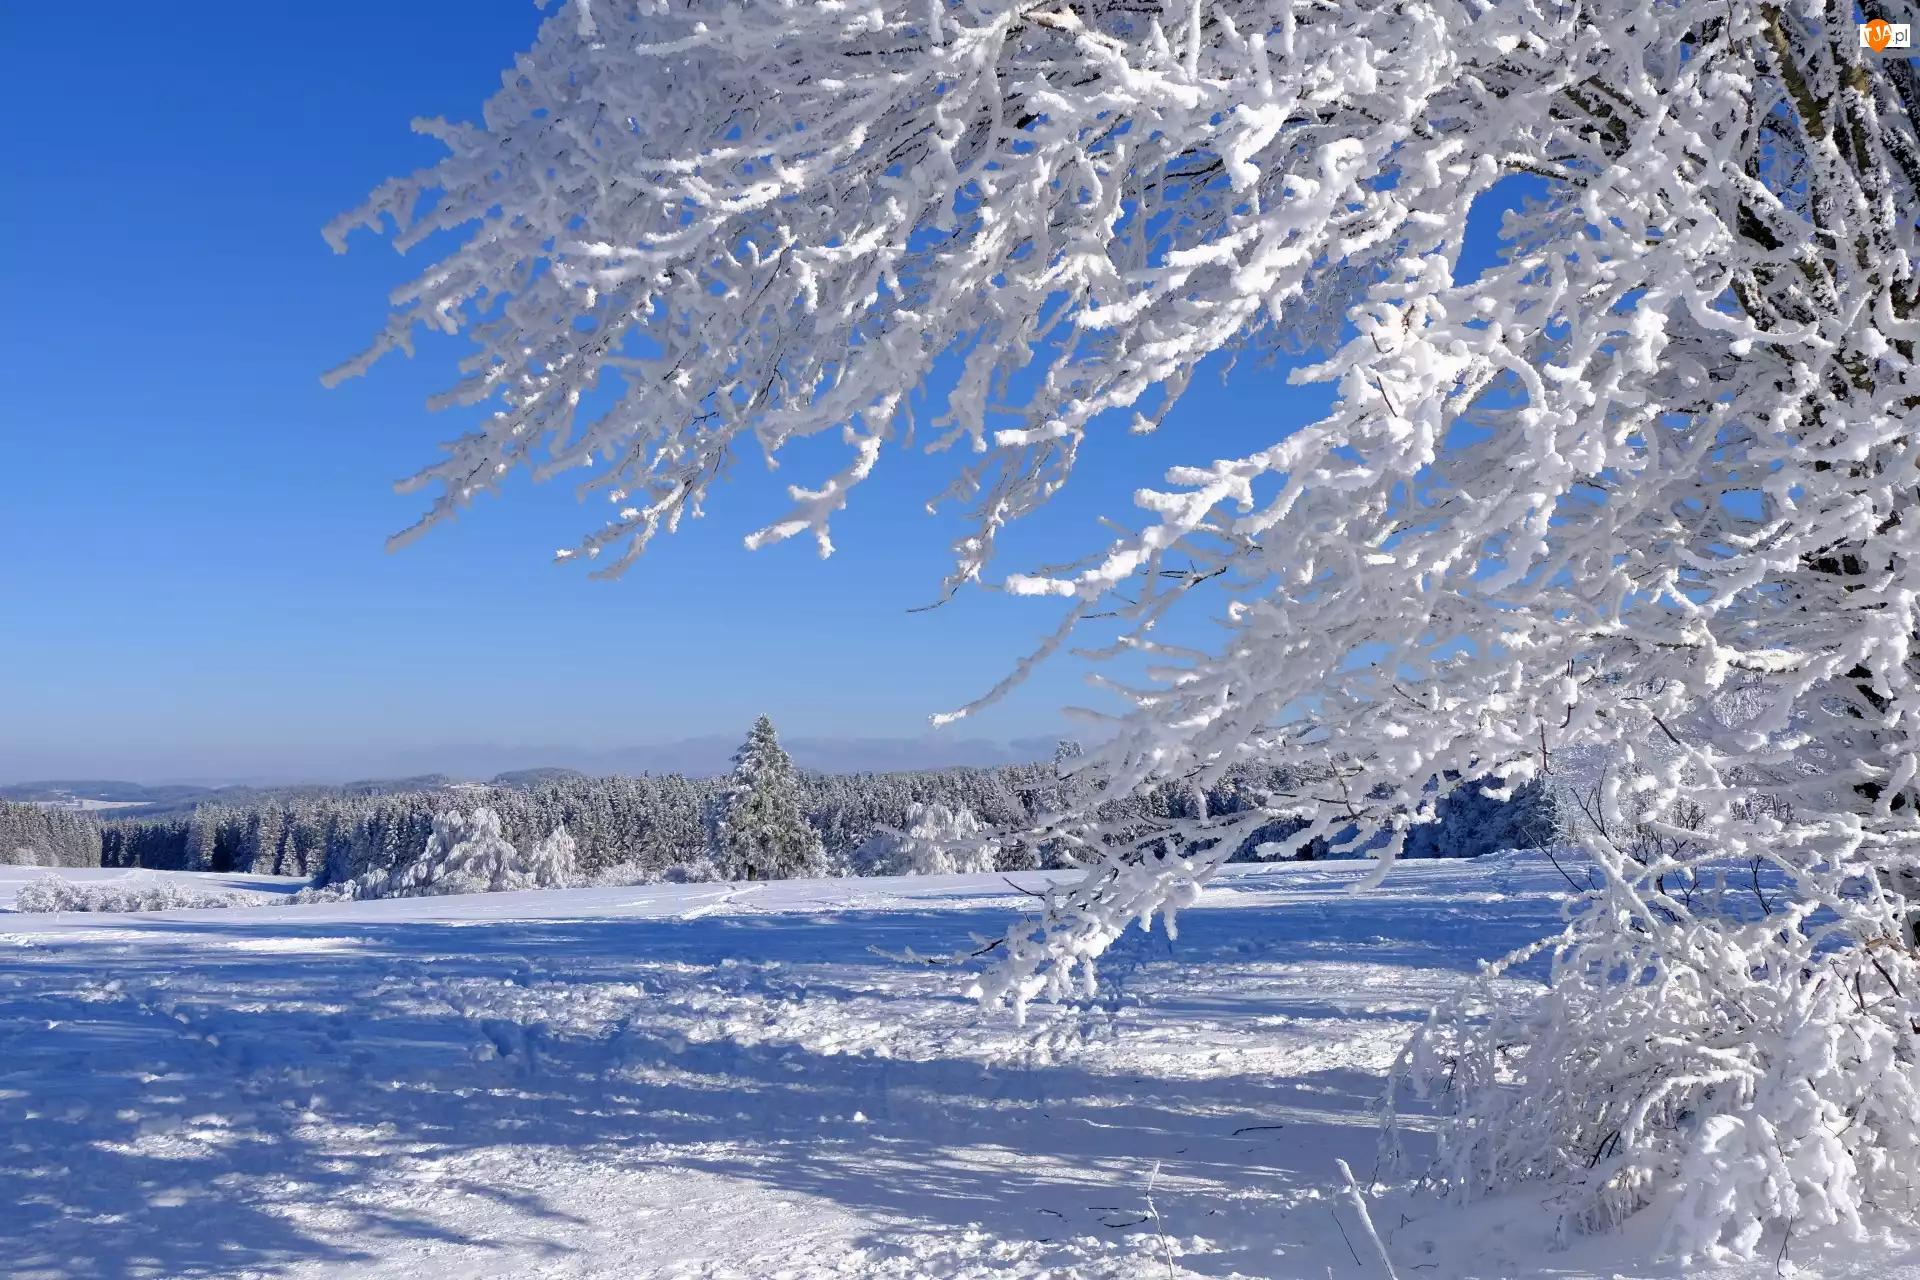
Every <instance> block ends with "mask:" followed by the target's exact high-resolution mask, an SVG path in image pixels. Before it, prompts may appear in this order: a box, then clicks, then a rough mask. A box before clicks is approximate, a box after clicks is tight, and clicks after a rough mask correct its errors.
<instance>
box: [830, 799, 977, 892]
mask: <svg viewBox="0 0 1920 1280" xmlns="http://www.w3.org/2000/svg"><path fill="white" fill-rule="evenodd" d="M999 857H1000V845H999V842H998V841H996V840H995V839H993V838H992V835H991V833H990V832H989V831H988V830H987V828H986V826H985V825H984V824H983V823H981V821H980V820H979V819H978V818H976V817H974V816H973V813H972V811H971V810H968V809H964V808H949V807H947V806H946V805H943V804H915V805H912V806H910V807H909V808H908V810H907V828H906V830H904V831H894V830H885V831H881V832H880V833H879V834H877V835H875V836H874V837H873V838H872V839H871V840H869V841H868V842H867V843H866V844H864V845H862V846H861V847H860V849H859V850H858V851H857V852H856V853H855V854H854V857H853V871H854V874H856V875H863V876H934V875H950V874H953V873H955V872H966V871H992V870H994V869H995V868H996V867H997V866H998V865H999Z"/></svg>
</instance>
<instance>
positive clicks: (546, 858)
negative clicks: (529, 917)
mask: <svg viewBox="0 0 1920 1280" xmlns="http://www.w3.org/2000/svg"><path fill="white" fill-rule="evenodd" d="M577 874H578V872H577V868H576V866H575V851H574V843H573V837H571V836H569V835H568V834H567V831H566V828H565V827H556V828H555V829H554V830H553V831H552V832H550V833H549V834H548V835H547V836H546V837H545V838H543V839H541V840H539V841H537V842H535V844H534V846H533V848H532V849H531V850H529V851H528V852H527V853H526V854H522V853H521V852H520V851H519V850H517V849H515V848H514V847H513V845H512V844H511V843H510V842H509V841H508V840H507V838H506V837H505V836H504V835H503V834H501V830H500V815H499V814H498V813H496V812H494V811H493V810H492V809H490V808H487V807H485V806H484V805H483V806H481V807H480V808H477V809H475V810H474V811H473V812H472V813H461V812H460V811H459V810H457V809H448V810H446V811H444V812H442V813H439V814H436V815H435V816H434V819H433V834H432V835H430V836H428V837H427V846H426V848H425V849H423V850H421V852H420V856H419V857H417V858H415V859H414V860H413V861H412V862H409V863H406V864H405V865H402V866H396V867H376V868H374V869H372V870H370V871H367V872H365V873H364V874H362V875H359V876H355V877H354V878H353V879H351V880H348V881H345V882H344V883H342V884H339V885H335V886H329V887H326V888H317V889H303V890H301V892H300V893H299V894H297V895H295V898H296V900H297V901H301V902H332V901H339V900H341V899H346V898H356V899H360V898H418V897H434V896H439V895H445V894H461V893H505V892H510V891H512V890H516V889H559V888H564V887H566V886H567V885H568V884H571V883H572V882H573V881H574V879H575V877H576V875H577Z"/></svg>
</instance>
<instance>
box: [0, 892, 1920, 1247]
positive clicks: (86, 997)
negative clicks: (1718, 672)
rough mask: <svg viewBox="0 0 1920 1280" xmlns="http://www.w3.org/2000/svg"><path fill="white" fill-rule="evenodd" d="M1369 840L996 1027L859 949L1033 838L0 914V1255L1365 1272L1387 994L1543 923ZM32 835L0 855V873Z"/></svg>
mask: <svg viewBox="0 0 1920 1280" xmlns="http://www.w3.org/2000/svg"><path fill="white" fill-rule="evenodd" d="M1364 871H1365V864H1361V863H1354V862H1347V863H1332V864H1327V863H1322V864H1317V865H1316V864H1293V865H1284V866H1245V867H1233V868H1229V869H1227V870H1226V871H1225V872H1223V873H1222V874H1221V875H1220V876H1219V877H1218V878H1217V879H1216V880H1215V881H1214V882H1213V884H1212V886H1211V887H1210V888H1209V889H1208V890H1207V891H1206V893H1205V895H1204V897H1203V898H1202V899H1201V901H1200V903H1199V905H1198V906H1196V907H1195V908H1193V909H1191V910H1189V911H1188V912H1186V913H1184V914H1183V916H1182V918H1181V928H1180V933H1179V936H1178V938H1177V939H1175V940H1172V941H1169V940H1168V938H1167V937H1166V936H1165V934H1164V932H1161V931H1158V930H1156V931H1155V932H1154V933H1152V934H1150V935H1149V934H1142V933H1140V932H1138V931H1137V930H1136V931H1133V932H1129V933H1128V934H1127V935H1125V937H1124V938H1123V939H1122V940H1121V941H1120V942H1119V943H1118V944H1117V945H1116V947H1115V949H1114V951H1113V952H1112V953H1110V955H1109V957H1108V960H1107V963H1106V965H1105V966H1104V973H1105V975H1106V981H1105V984H1104V986H1103V989H1102V992H1101V995H1100V997H1099V998H1098V999H1097V1000H1095V1001H1093V1002H1091V1003H1088V1004H1085V1005H1082V1006H1077V1007H1074V1008H1071V1009H1069V1010H1055V1009H1050V1008H1045V1007H1036V1008H1035V1010H1034V1013H1033V1016H1032V1018H1031V1020H1030V1021H1029V1024H1028V1025H1027V1026H1026V1027H1025V1028H1017V1027H1015V1026H1014V1025H1013V1024H1012V1022H1011V1021H1010V1020H1009V1019H1007V1018H1005V1017H1004V1016H1002V1017H991V1018H990V1017H983V1016H982V1014H981V1012H980V1010H979V1008H978V1007H977V1006H976V1005H975V1004H973V1003H972V1002H970V1001H967V1000H965V999H963V998H961V997H960V995H959V994H958V990H957V987H958V983H957V980H956V978H957V975H955V974H954V973H952V972H950V971H947V970H944V969H941V968H937V967H931V966H926V965H921V964H913V963H907V962H903V961H900V960H896V959H891V958H888V955H885V954H882V953H898V952H901V951H903V950H905V949H907V948H909V947H911V948H912V949H913V950H915V951H918V952H922V953H925V952H931V951H935V950H938V949H941V948H945V949H947V950H952V949H956V948H960V947H963V946H965V945H966V942H967V939H968V936H969V934H970V933H986V932H989V931H994V930H997V929H999V928H1001V927H1003V925H1004V922H1005V920H1006V918H1007V917H1008V916H1009V915H1010V914H1012V913H1015V912H1018V911H1019V910H1020V909H1022V908H1023V907H1025V906H1027V905H1028V904H1029V900H1028V899H1026V898H1025V897H1024V896H1023V894H1022V893H1020V892H1017V891H1016V890H1032V889H1035V888H1037V887H1039V886H1041V885H1042V884H1043V883H1044V882H1045V881H1046V880H1047V878H1048V876H1047V874H1046V873H1034V872H1027V873H1020V874H1016V875H1012V876H1000V875H965V876H922V877H914V878H900V879H840V880H829V881H806V880H791V881H781V882H777V883H764V884H732V885H725V884H719V885H652V886H645V887H639V888H629V889H576V890H556V891H544V892H524V893H497V894H472V895H462V896H451V897H433V898H405V899H385V900H377V901H366V902H343V903H339V904H323V905H311V906H296V907H276V906H270V905H269V906H254V907H250V908H227V909H221V910H207V911H197V912H196V911H171V912H167V913H165V914H145V915H112V914H98V913H87V914H35V915H13V916H8V917H6V918H5V919H4V921H0V946H4V948H5V955H6V964H5V966H4V969H0V1002H3V1003H0V1018H4V1021H3V1022H0V1028H3V1030H0V1035H4V1041H0V1043H4V1045H5V1058H4V1062H5V1068H4V1071H5V1075H4V1080H3V1081H0V1085H3V1087H4V1092H0V1132H4V1133H5V1134H6V1135H7V1140H8V1144H9V1155H8V1158H7V1159H6V1160H5V1161H4V1163H3V1164H0V1201H3V1202H4V1203H6V1204H8V1205H9V1206H14V1208H13V1209H12V1210H11V1211H10V1212H8V1213H7V1214H4V1215H0V1257H5V1258H7V1259H8V1260H9V1265H10V1270H9V1274H11V1275H14V1276H19V1277H22V1278H23V1280H24V1278H26V1277H34V1278H36V1280H37V1278H41V1277H49V1278H50V1277H68V1276H99V1277H132V1276H153V1277H160V1276H185V1275H197V1274H208V1273H215V1272H217V1273H219V1274H223V1275H264V1274H269V1273H271V1274H274V1275H285V1276H316V1275H355V1276H428V1277H474V1276H502V1277H505V1276H516V1277H517V1276H554V1277H560V1276H622V1277H633V1278H634V1280H640V1278H643V1277H662V1278H664V1277H686V1278H689V1280H691V1278H693V1277H711V1278H714V1280H718V1278H719V1277H736V1278H740V1280H762V1278H768V1277H776V1276H779V1277H794V1278H796V1280H798V1278H800V1277H821V1276H898V1277H917V1276H930V1277H932V1276H937V1277H963V1276H964V1277H987V1276H1026V1277H1041V1276H1051V1277H1114V1278H1118V1277H1154V1276H1163V1275H1168V1274H1172V1275H1175V1276H1178V1277H1182V1278H1184V1277H1190V1276H1209V1277H1230V1276H1245V1277H1314V1278H1316V1280H1318V1278H1319V1277H1324V1276H1327V1275H1329V1274H1331V1275H1332V1276H1334V1277H1337V1278H1338V1280H1376V1278H1377V1277H1382V1276H1384V1275H1385V1274H1386V1271H1385V1269H1384V1265H1383V1263H1382V1262H1381V1260H1380V1258H1379V1256H1378V1254H1377V1253H1376V1252H1374V1250H1373V1246H1372V1245H1371V1244H1370V1242H1369V1239H1368V1237H1367V1234H1366V1227H1365V1225H1364V1224H1363V1223H1361V1222H1360V1221H1359V1219H1358V1217H1357V1215H1356V1212H1355V1210H1354V1208H1353V1202H1352V1199H1351V1197H1350V1196H1349V1194H1348V1193H1347V1192H1346V1189H1345V1184H1344V1181H1343V1179H1342V1178H1341V1175H1340V1173H1339V1170H1338V1168H1337V1167H1336V1165H1335V1161H1336V1160H1339V1159H1344V1160H1345V1161H1346V1162H1347V1163H1348V1164H1349V1165H1350V1166H1351V1167H1352V1169H1353V1170H1354V1172H1355V1175H1356V1177H1357V1178H1358V1179H1360V1180H1361V1182H1362V1185H1363V1186H1364V1185H1365V1184H1366V1180H1367V1179H1368V1177H1369V1173H1370V1171H1372V1170H1373V1169H1374V1168H1375V1166H1376V1163H1377V1152H1378V1127H1377V1120H1376V1116H1375V1111H1374V1108H1375V1106H1376V1104H1377V1101H1378V1099H1379V1096H1380V1093H1381V1088H1382V1081H1383V1077H1384V1073H1385V1072H1386V1070H1387V1068H1388V1067H1389V1065H1390V1064H1391V1062H1392V1060H1393V1058H1394V1056H1395V1054H1397V1053H1398V1052H1399V1050H1400V1048H1401V1045H1402V1044H1403V1042H1404V1041H1405V1039H1406V1037H1407V1034H1408V1033H1409V1032H1410V1031H1411V1030H1412V1029H1413V1028H1414V1027H1415V1026H1416V1025H1418V1023H1419V1022H1420V1020H1422V1019H1423V1018H1424V1017H1425V1016H1426V1012H1427V1010H1428V1008H1429V1007H1430V1006H1431V1005H1433V1004H1434V1003H1435V1002H1437V1001H1439V1000H1442V999H1444V998H1445V997H1446V996H1447V995H1449V994H1450V993H1451V992H1452V991H1453V990H1454V989H1455V988H1456V987H1457V986H1458V984H1459V982H1460V980H1461V978H1462V976H1463V974H1464V973H1465V972H1466V971H1468V970H1470V969H1471V968H1472V967H1473V965H1474V963H1475V961H1477V960H1480V959H1485V958H1490V957H1493V956H1496V955H1498V954H1499V953H1501V952H1503V951H1505V950H1507V949H1509V948H1511V947H1513V946H1517V945H1519V944H1521V943H1524V942H1526V941H1528V940H1530V939H1532V938H1535V937H1538V936H1540V935H1542V934H1544V933H1546V932H1550V931H1551V929H1552V928H1553V926H1554V925H1555V923H1556V921H1557V916H1558V912H1559V901H1560V899H1559V897H1558V896H1557V895H1556V893H1555V885H1556V884H1559V885H1560V887H1561V888H1563V889H1564V887H1565V884H1564V881H1562V880H1561V878H1560V877H1559V875H1558V874H1557V873H1556V872H1555V871H1554V870H1553V868H1552V867H1550V866H1548V865H1547V864H1546V863H1545V862H1544V861H1536V860H1534V859H1531V858H1526V857H1513V856H1502V857H1489V858H1482V859H1477V860H1473V861H1467V862H1462V861H1451V860H1450V861H1442V862H1421V863H1410V864H1404V865H1403V866H1401V867H1400V868H1399V869H1398V870H1397V871H1396V872H1395V874H1394V875H1393V877H1392V878H1390V879H1389V880H1388V881H1387V882H1386V885H1385V886H1384V887H1383V888H1382V889H1380V890H1379V891H1377V892H1374V893H1372V894H1368V895H1363V896H1359V897H1354V896H1350V895H1348V894H1346V893H1345V892H1344V890H1345V889H1346V888H1347V887H1348V886H1349V885H1351V884H1352V883H1353V882H1354V881H1355V880H1356V879H1358V878H1359V876H1360V875H1361V874H1363V872H1364ZM42 874H45V873H44V872H42V871H40V870H37V869H27V868H17V869H16V868H6V869H0V877H4V879H0V886H4V887H3V888H0V895H4V896H0V902H4V901H5V899H6V897H10V896H11V894H12V892H13V891H15V890H16V889H17V888H18V886H19V885H21V884H22V883H25V882H27V881H28V880H29V879H30V878H33V877H37V876H40V875H42ZM62 874H63V875H65V876H71V877H76V878H83V879H105V878H112V877H116V876H117V877H119V878H122V879H126V878H130V877H136V878H141V879H148V880H151V879H181V880H186V879H191V880H193V881H195V882H197V883H204V885H205V887H206V888H209V889H213V890H218V891H222V892H228V891H251V892H263V891H264V892H274V891H279V892H285V891H288V890H291V889H293V888H294V887H296V885H297V883H298V882H294V881H286V880H275V879H273V878H271V877H260V876H215V875H205V874H199V875H186V874H177V875H165V874H162V873H152V872H134V873H125V872H121V873H114V872H100V871H91V872H88V871H67V872H63V873H62ZM1056 878H1057V877H1056ZM1420 1127H1421V1126H1420V1125H1419V1123H1418V1121H1417V1120H1416V1121H1415V1128H1416V1129H1418V1128H1420ZM1415 1141H1416V1142H1417V1141H1418V1138H1417V1136H1416V1138H1415ZM1420 1155H1421V1153H1420V1152H1418V1151H1415V1152H1414V1153H1413V1158H1414V1160H1415V1162H1416V1167H1417V1161H1418V1159H1419V1158H1420ZM1156 1171H1157V1172H1156ZM1150 1184H1151V1185H1150ZM1149 1194H1151V1204H1149V1199H1148V1197H1149ZM1368 1204H1369V1213H1370V1217H1371V1218H1372V1221H1373V1223H1374V1224H1375V1226H1376V1227H1377V1228H1378V1231H1379V1235H1380V1239H1381V1242H1382V1244H1383V1245H1384V1247H1385V1249H1386V1250H1387V1252H1388V1254H1389V1255H1390V1257H1391V1259H1392V1262H1393V1265H1394V1267H1395V1268H1396V1269H1397V1274H1399V1275H1400V1276H1401V1277H1403V1278H1406V1277H1431V1278H1433V1280H1442V1278H1444V1277H1465V1276H1486V1277H1492V1276H1520V1275H1553V1276H1560V1277H1576V1276H1593V1277H1602V1276H1612V1275H1615V1274H1631V1275H1635V1276H1641V1275H1657V1274H1665V1273H1664V1272H1660V1271H1649V1270H1646V1269H1645V1267H1644V1263H1641V1264H1639V1269H1635V1263H1634V1261H1633V1260H1634V1258H1635V1257H1636V1256H1640V1257H1644V1256H1645V1252H1646V1251H1645V1247H1644V1246H1645V1242H1644V1241H1643V1240H1640V1239H1638V1238H1636V1237H1635V1236H1633V1235H1632V1234H1630V1233H1629V1234H1627V1235H1625V1236H1622V1235H1617V1234H1616V1235H1604V1236H1597V1237H1592V1238H1586V1239H1582V1240H1580V1241H1578V1242H1577V1244H1576V1247H1575V1249H1574V1250H1573V1251H1571V1252H1561V1253H1554V1252H1549V1251H1548V1248H1547V1242H1546V1241H1545V1240H1544V1238H1543V1235H1544V1231H1545V1219H1544V1218H1543V1216H1542V1214H1541V1213H1540V1210H1539V1205H1538V1204H1537V1203H1534V1202H1533V1201H1532V1200H1531V1199H1529V1198H1528V1197H1527V1196H1524V1195H1523V1196H1520V1197H1517V1198H1514V1199H1510V1200H1503V1201H1495V1202H1493V1203H1490V1204H1482V1205H1479V1206H1476V1207H1474V1208H1473V1209H1471V1210H1469V1211H1464V1212H1463V1211H1460V1210H1456V1209H1451V1208H1448V1207H1446V1206H1445V1205H1444V1203H1443V1202H1442V1201H1441V1200H1439V1199H1438V1198H1435V1197H1431V1196H1418V1195H1410V1194H1407V1193H1405V1192H1394V1193H1385V1192H1384V1190H1382V1191H1381V1192H1380V1193H1379V1194H1373V1193H1372V1191H1371V1189H1370V1190H1369V1194H1368ZM1156 1214H1157V1215H1158V1217H1157V1220H1156V1216H1155V1215H1156ZM1169 1259H1170V1260H1171V1261H1170V1262H1169ZM1789 1261H1790V1260H1789ZM1831 1261H1832V1260H1831V1259H1829V1262H1831ZM1169 1268H1171V1269H1169ZM1774 1273H1775V1267H1774V1263H1773V1261H1772V1260H1768V1261H1767V1262H1766V1264H1765V1265H1764V1266H1762V1265H1757V1264H1756V1265H1755V1266H1753V1267H1750V1268H1748V1269H1746V1270H1743V1271H1738V1272H1728V1273H1726V1274H1738V1275H1752V1276H1761V1275H1772V1274H1774ZM1820 1274H1823V1275H1831V1276H1859V1277H1866V1276H1885V1277H1895V1276H1906V1277H1920V1264H1916V1263H1914V1262H1911V1261H1906V1262H1903V1261H1900V1260H1899V1255H1897V1254H1895V1253H1893V1252H1890V1251H1887V1250H1881V1249H1862V1250H1861V1251H1859V1252H1858V1253H1857V1254H1856V1255H1855V1258H1854V1261H1853V1262H1851V1263H1847V1262H1845V1261H1844V1260H1843V1261H1841V1262H1840V1263H1839V1264H1838V1265H1834V1266H1831V1267H1829V1268H1828V1269H1823V1270H1822V1271H1821V1272H1820Z"/></svg>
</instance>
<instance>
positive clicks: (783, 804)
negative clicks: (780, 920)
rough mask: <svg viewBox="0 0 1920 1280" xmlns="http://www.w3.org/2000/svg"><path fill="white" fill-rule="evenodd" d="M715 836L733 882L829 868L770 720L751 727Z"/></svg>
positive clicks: (719, 813) (723, 800)
mask: <svg viewBox="0 0 1920 1280" xmlns="http://www.w3.org/2000/svg"><path fill="white" fill-rule="evenodd" d="M714 834H715V843H716V845H717V846H718V847H719V851H720V859H721V864H722V866H723V867H724V868H725V869H726V873H727V877H728V878H729V879H733V880H785V879H790V878H792V877H794V876H807V875H818V874H820V873H821V872H822V871H823V870H824V869H825V862H826V859H825V855H824V851H823V850H822V849H821V846H820V837H819V836H818V835H816V834H815V833H814V830H813V828H812V827H810V826H808V825H807V818H806V814H805V813H804V812H803V811H802V810H801V807H800V789H799V787H798V785H797V784H796V782H795V779H794V775H793V761H792V760H791V759H790V758H789V757H788V756H787V753H786V752H785V751H783V750H782V749H781V747H780V739H779V737H778V736H777V735H776V734H775V733H774V730H773V721H772V720H770V719H768V718H767V717H766V716H761V717H760V718H759V719H757V720H755V721H754V722H753V728H752V729H750V730H748V732H747V739H746V741H745V742H743V743H741V744H740V750H739V751H737V752H735V753H734V757H733V773H732V774H731V775H730V776H729V777H728V779H727V785H726V790H725V791H724V792H722V793H721V796H720V799H719V802H718V805H717V812H716V814H715V822H714Z"/></svg>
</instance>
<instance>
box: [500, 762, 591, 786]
mask: <svg viewBox="0 0 1920 1280" xmlns="http://www.w3.org/2000/svg"><path fill="white" fill-rule="evenodd" d="M586 776H587V775H586V774H584V773H582V772H580V770H578V769H561V768H557V767H553V766H549V767H547V768H544V769H511V770H509V771H507V772H506V773H502V774H498V775H496V776H495V777H494V779H493V785H494V786H496V787H537V786H539V785H540V784H541V783H543V782H553V781H555V780H556V779H559V778H584V777H586Z"/></svg>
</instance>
